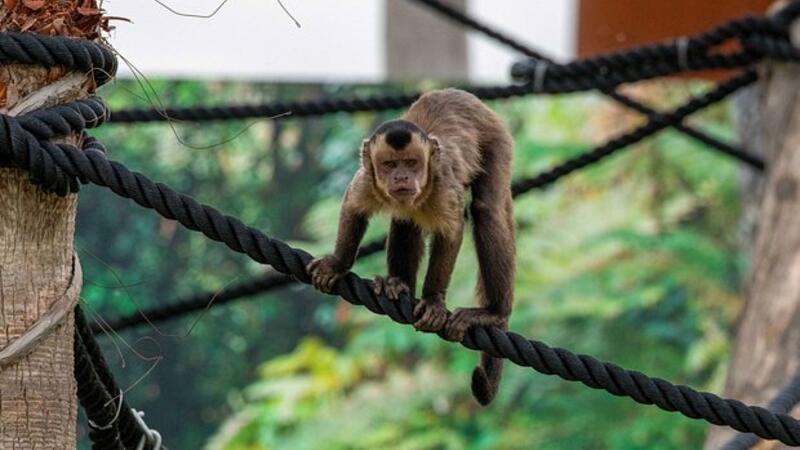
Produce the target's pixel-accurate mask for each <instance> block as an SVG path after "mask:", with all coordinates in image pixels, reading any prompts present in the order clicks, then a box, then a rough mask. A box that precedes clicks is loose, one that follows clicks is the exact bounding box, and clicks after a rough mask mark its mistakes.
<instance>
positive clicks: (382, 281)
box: [372, 276, 411, 300]
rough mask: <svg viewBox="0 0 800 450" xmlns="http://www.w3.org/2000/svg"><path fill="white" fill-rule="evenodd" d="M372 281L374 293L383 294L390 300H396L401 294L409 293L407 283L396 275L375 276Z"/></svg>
mask: <svg viewBox="0 0 800 450" xmlns="http://www.w3.org/2000/svg"><path fill="white" fill-rule="evenodd" d="M372 283H373V284H374V285H375V294H376V295H381V294H385V295H386V296H387V297H389V299H390V300H398V299H400V296H401V295H403V294H410V293H411V289H409V287H408V285H407V284H405V283H403V280H401V279H400V278H398V277H387V278H384V277H379V276H376V277H375V279H374V280H373V281H372Z"/></svg>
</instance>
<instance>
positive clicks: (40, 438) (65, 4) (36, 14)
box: [0, 0, 101, 449]
mask: <svg viewBox="0 0 800 450" xmlns="http://www.w3.org/2000/svg"><path fill="white" fill-rule="evenodd" d="M26 3H28V2H22V1H19V2H3V3H0V30H2V31H18V30H19V25H22V24H28V25H30V20H32V19H36V20H35V22H34V25H33V27H31V28H30V29H29V31H37V32H42V33H46V34H51V35H54V34H60V33H62V32H69V33H71V34H72V35H73V36H77V37H87V36H93V35H94V34H93V33H96V32H97V31H98V30H97V29H98V28H100V26H101V21H100V20H98V21H97V23H96V24H91V25H90V26H87V25H86V16H85V15H81V14H79V13H78V12H77V10H78V8H79V7H87V6H88V7H89V8H92V7H95V6H96V4H95V1H90V2H87V1H82V0H59V1H47V2H43V4H37V3H30V4H29V5H30V6H34V8H35V9H30V8H28V7H27V6H26V5H25V4H26ZM37 6H38V7H37ZM56 12H58V13H59V14H57V15H56V14H55V13H56ZM83 12H84V13H85V12H86V10H85V9H84V10H83ZM21 19H24V20H21ZM56 20H58V21H59V23H58V26H53V24H54V22H55V21H56ZM79 21H83V22H81V24H80V25H78V24H77V23H78V22H79ZM73 22H75V23H73ZM87 28H94V29H92V30H88V29H87ZM92 90H93V83H92V82H91V81H89V79H88V77H87V75H85V74H76V73H67V72H66V70H59V69H50V70H47V69H44V68H39V67H34V66H24V65H15V64H12V65H4V66H2V67H0V92H1V93H3V95H2V96H0V113H4V114H10V115H16V114H20V113H23V112H26V111H30V110H32V109H35V108H38V107H41V106H43V105H44V104H52V103H58V102H65V101H70V100H75V99H78V98H81V97H85V96H86V95H87V94H88V93H89V92H91V91H92ZM32 94H36V95H32ZM56 98H57V99H58V102H53V99H56ZM65 141H69V142H71V143H77V142H78V138H77V137H76V136H73V137H69V138H67V139H65ZM76 202H77V197H76V196H75V195H69V196H67V197H65V198H62V197H57V196H56V195H54V194H49V193H46V192H44V191H42V190H41V189H40V188H39V187H37V186H33V185H31V184H30V182H29V181H28V175H27V173H25V172H23V171H21V170H18V169H9V168H4V169H0V351H2V350H3V349H6V348H9V345H14V344H15V343H17V344H18V343H19V340H20V337H21V336H23V335H24V334H25V332H26V331H27V330H29V329H30V328H31V327H32V326H34V324H36V323H37V321H39V319H40V318H41V317H42V316H43V315H44V314H46V313H47V312H48V311H50V310H51V308H53V306H54V305H58V304H59V303H60V302H59V300H62V299H63V298H64V297H65V296H67V297H70V296H71V297H73V299H74V297H77V296H78V294H79V292H80V286H81V283H82V279H81V277H80V275H79V274H80V269H79V267H78V266H77V265H78V264H79V263H78V261H77V259H75V258H74V257H73V237H74V231H75V206H76ZM72 345H73V317H72V313H71V312H70V313H69V314H67V315H66V317H65V318H64V319H63V320H62V322H61V324H60V325H58V326H57V327H56V328H55V331H53V332H52V333H51V334H49V335H48V336H47V337H45V338H44V339H43V340H41V341H40V342H38V343H37V344H36V345H35V347H34V348H33V349H32V350H31V351H30V352H28V353H27V354H26V355H25V356H23V357H22V358H18V359H16V360H11V361H10V362H6V364H5V365H4V366H2V367H0V448H3V449H6V448H7V449H12V448H16V449H28V448H42V449H44V448H53V449H55V448H58V449H69V448H75V433H76V419H77V403H76V385H75V380H74V378H73V349H72Z"/></svg>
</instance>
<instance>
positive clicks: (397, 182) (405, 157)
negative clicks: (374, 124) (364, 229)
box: [370, 133, 431, 209]
mask: <svg viewBox="0 0 800 450" xmlns="http://www.w3.org/2000/svg"><path fill="white" fill-rule="evenodd" d="M370 154H371V160H372V168H373V171H374V174H375V185H376V187H377V188H378V189H379V190H380V192H381V193H382V194H383V196H384V197H385V198H384V201H386V202H387V203H388V205H387V206H397V207H401V209H404V208H409V207H415V206H416V205H417V203H418V200H420V197H421V196H422V194H423V193H424V192H425V188H426V187H427V185H428V178H429V174H428V171H429V168H430V154H431V146H430V142H429V141H427V140H426V139H425V138H424V137H422V136H420V135H419V134H417V133H412V135H411V141H410V142H409V143H408V144H406V146H405V147H404V148H403V149H402V150H397V149H395V148H393V147H392V146H391V145H389V144H388V143H387V142H386V136H385V135H382V136H378V138H377V139H376V140H375V142H373V143H372V144H371V149H370Z"/></svg>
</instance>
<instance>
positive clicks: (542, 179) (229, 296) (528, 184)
mask: <svg viewBox="0 0 800 450" xmlns="http://www.w3.org/2000/svg"><path fill="white" fill-rule="evenodd" d="M755 79H756V77H755V73H754V72H749V73H746V74H744V75H742V76H740V77H738V78H734V79H732V80H730V81H728V82H727V83H723V84H721V85H720V86H719V87H718V88H717V89H715V90H713V91H711V92H709V93H707V94H705V95H704V96H701V97H698V98H696V99H694V100H692V101H690V102H689V103H687V104H686V105H684V106H683V107H681V108H678V109H676V110H675V111H672V112H671V113H665V114H663V115H661V114H659V115H657V116H655V117H654V120H653V121H651V122H648V123H647V124H645V125H642V126H641V127H639V128H637V129H634V130H633V131H631V132H629V133H627V134H624V135H622V136H619V137H617V138H615V139H613V140H611V141H609V142H607V143H605V144H603V145H600V146H598V147H595V148H594V149H591V150H589V151H586V152H584V153H582V154H580V155H578V156H576V157H574V158H572V159H569V160H567V161H565V162H563V163H561V164H559V165H557V166H555V167H553V168H551V169H548V170H547V171H544V172H542V173H540V174H539V175H536V176H534V177H531V178H527V179H522V180H519V181H517V182H515V183H514V184H513V185H512V194H513V195H514V197H516V196H518V195H521V194H524V193H527V192H530V191H531V190H534V189H542V188H545V187H548V186H550V185H551V184H553V183H555V182H556V181H558V180H559V179H560V178H562V177H564V176H567V175H569V174H570V173H572V172H574V171H575V170H578V169H581V168H584V167H586V166H588V165H590V164H593V163H595V162H598V161H600V160H601V159H603V158H605V157H607V156H609V155H611V154H613V153H615V152H617V151H619V150H621V149H623V148H626V147H630V146H631V145H632V144H635V143H637V142H639V141H641V140H643V139H645V138H647V137H649V136H651V135H653V134H655V133H657V132H659V131H661V130H663V129H664V128H667V127H670V126H671V127H674V126H675V125H676V124H680V123H681V121H682V120H683V119H684V118H685V117H687V116H688V115H690V114H692V113H693V112H695V111H697V110H699V109H701V108H704V107H706V106H708V105H711V104H713V103H715V102H716V101H718V100H719V99H722V98H724V97H726V96H727V95H729V94H730V93H732V92H733V91H735V90H737V89H738V88H740V87H742V86H744V85H747V84H749V83H752V82H753V81H754V80H755ZM385 242H386V236H383V237H381V238H378V239H376V240H375V241H372V242H370V243H368V244H366V245H365V246H363V247H362V248H361V249H360V250H359V252H358V258H359V259H360V258H363V257H366V256H369V255H372V254H374V253H376V252H378V251H381V250H383V249H384V244H385ZM292 281H293V280H292V279H291V278H288V277H286V276H284V275H277V274H268V275H262V276H259V277H255V278H253V279H252V280H247V281H244V282H242V283H239V284H236V285H234V286H231V287H229V288H226V289H223V290H220V291H216V292H211V291H209V292H201V293H198V294H193V295H191V296H189V297H186V298H184V299H180V300H177V301H174V302H170V303H168V304H165V305H159V306H157V307H153V308H150V309H147V310H145V311H142V312H135V313H132V314H130V315H128V316H124V317H121V318H119V319H117V320H113V321H111V322H109V325H110V328H111V329H113V330H116V331H122V330H124V329H127V328H130V327H135V326H138V325H142V324H145V323H148V322H152V323H156V322H160V321H164V320H169V319H174V318H177V317H180V316H183V315H185V314H189V313H192V312H196V311H201V310H204V309H206V308H209V307H213V306H218V305H222V304H225V303H230V302H232V301H235V300H237V299H240V298H245V297H248V296H253V295H256V294H263V293H265V292H268V291H272V290H276V289H280V288H282V287H284V286H287V285H288V284H290V283H291V282H292ZM95 330H96V331H97V330H99V328H95Z"/></svg>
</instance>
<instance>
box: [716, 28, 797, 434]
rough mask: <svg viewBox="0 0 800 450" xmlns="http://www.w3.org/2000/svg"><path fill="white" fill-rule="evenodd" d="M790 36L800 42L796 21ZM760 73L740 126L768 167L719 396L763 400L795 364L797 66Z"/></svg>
mask: <svg viewBox="0 0 800 450" xmlns="http://www.w3.org/2000/svg"><path fill="white" fill-rule="evenodd" d="M792 42H793V43H794V44H795V45H796V46H800V27H798V24H795V25H794V26H793V27H792ZM760 71H761V75H762V76H761V77H760V80H759V84H758V86H757V87H756V91H755V96H756V97H755V104H753V102H752V101H751V102H749V103H748V102H745V103H744V104H745V105H747V107H748V108H749V109H751V111H752V110H754V111H756V112H757V113H758V114H755V115H754V114H750V115H749V116H750V119H748V120H751V121H753V122H750V123H746V124H744V127H743V129H752V130H755V135H754V136H753V135H750V137H751V138H754V140H755V142H757V143H758V147H760V149H761V152H762V154H763V156H764V157H765V159H766V161H767V162H768V166H769V170H768V172H767V173H766V177H765V179H764V180H763V189H758V191H761V192H762V198H761V205H760V211H759V212H758V216H757V223H756V225H755V236H756V238H755V245H754V247H753V250H752V254H753V256H752V263H751V265H752V267H751V274H750V280H749V282H748V286H747V292H746V297H747V299H746V303H745V308H744V311H743V313H742V316H741V318H740V323H739V327H738V330H737V335H736V342H735V347H734V353H733V357H732V360H731V364H730V368H729V371H728V379H727V383H726V386H725V396H727V397H733V398H736V399H739V400H742V401H744V402H745V403H750V404H758V405H766V404H767V403H769V400H770V399H771V398H772V397H774V396H775V395H776V394H777V393H778V391H780V390H781V388H783V386H785V385H786V384H787V383H789V382H790V381H791V379H792V378H793V376H794V375H795V373H797V372H798V370H800V352H798V348H800V152H798V149H799V148H800V95H799V93H800V67H798V66H797V65H792V64H773V63H770V64H764V65H763V66H762V67H761V68H760ZM795 411H797V409H796V410H795ZM733 434H734V432H733V431H732V430H730V429H724V428H720V427H712V429H711V430H710V432H709V435H708V438H707V440H706V447H705V448H707V449H717V448H719V447H720V446H721V445H722V444H724V443H725V442H726V441H727V440H728V439H730V438H731V437H732V436H733ZM758 448H760V449H765V448H770V449H777V448H786V447H784V446H781V445H779V444H777V443H774V442H770V443H767V442H764V443H762V446H759V447H758Z"/></svg>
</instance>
